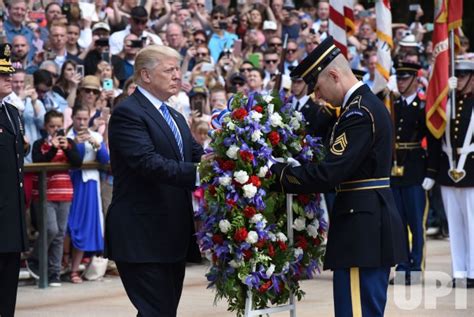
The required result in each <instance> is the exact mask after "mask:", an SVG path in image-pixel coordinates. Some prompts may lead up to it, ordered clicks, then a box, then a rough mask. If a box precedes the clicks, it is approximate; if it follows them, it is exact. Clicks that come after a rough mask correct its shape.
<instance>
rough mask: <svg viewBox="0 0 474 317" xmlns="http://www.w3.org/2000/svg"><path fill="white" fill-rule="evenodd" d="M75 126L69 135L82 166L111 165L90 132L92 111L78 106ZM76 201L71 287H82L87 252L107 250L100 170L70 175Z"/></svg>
mask: <svg viewBox="0 0 474 317" xmlns="http://www.w3.org/2000/svg"><path fill="white" fill-rule="evenodd" d="M72 119H73V125H72V129H70V130H69V131H68V133H67V136H68V138H71V139H74V140H75V142H76V144H77V149H78V150H79V153H80V155H81V157H82V162H83V163H88V162H99V163H102V164H106V163H108V162H109V154H108V152H107V147H106V146H105V144H104V142H103V138H102V135H100V134H99V133H97V132H95V131H92V130H91V129H89V120H90V119H91V118H90V109H89V107H87V106H85V105H77V106H75V107H74V109H73V111H72ZM71 180H72V183H73V186H74V197H73V200H72V204H71V210H70V213H69V220H68V234H69V238H70V239H71V242H72V247H73V251H72V263H71V275H70V279H71V282H72V283H75V284H77V283H82V279H81V277H80V275H79V273H78V270H79V264H80V263H81V260H82V258H83V256H84V252H102V250H103V249H104V238H103V215H102V204H101V199H100V186H99V184H100V177H99V171H98V170H75V171H73V172H72V173H71Z"/></svg>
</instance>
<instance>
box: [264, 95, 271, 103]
mask: <svg viewBox="0 0 474 317" xmlns="http://www.w3.org/2000/svg"><path fill="white" fill-rule="evenodd" d="M262 98H263V100H265V102H266V103H270V102H272V100H273V96H272V95H266V96H263V97H262Z"/></svg>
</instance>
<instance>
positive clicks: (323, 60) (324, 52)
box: [290, 36, 341, 85]
mask: <svg viewBox="0 0 474 317" xmlns="http://www.w3.org/2000/svg"><path fill="white" fill-rule="evenodd" d="M340 53H341V50H340V49H338V48H337V47H336V45H335V44H334V39H333V38H332V36H328V37H327V38H326V39H325V40H324V41H322V42H321V44H319V45H318V46H317V47H316V48H315V49H314V50H313V51H312V52H311V53H310V54H309V55H308V56H306V58H305V59H303V60H302V61H301V62H300V63H299V64H298V66H296V68H295V69H293V71H292V72H291V73H290V76H291V78H303V80H304V81H305V82H306V83H307V84H308V85H314V84H315V83H316V82H317V80H318V75H319V74H320V73H321V72H322V71H323V69H324V68H326V66H328V65H329V63H331V61H332V60H334V58H336V56H337V55H339V54H340Z"/></svg>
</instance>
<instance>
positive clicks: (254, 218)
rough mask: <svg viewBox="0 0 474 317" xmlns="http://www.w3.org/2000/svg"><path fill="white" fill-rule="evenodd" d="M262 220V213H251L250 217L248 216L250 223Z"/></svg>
mask: <svg viewBox="0 0 474 317" xmlns="http://www.w3.org/2000/svg"><path fill="white" fill-rule="evenodd" d="M262 220H263V215H262V214H255V215H253V217H252V218H250V223H257V222H259V221H262Z"/></svg>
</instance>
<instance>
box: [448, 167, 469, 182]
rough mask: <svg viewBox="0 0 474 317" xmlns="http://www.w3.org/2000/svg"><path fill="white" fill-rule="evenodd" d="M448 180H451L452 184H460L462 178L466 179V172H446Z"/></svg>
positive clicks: (453, 170)
mask: <svg viewBox="0 0 474 317" xmlns="http://www.w3.org/2000/svg"><path fill="white" fill-rule="evenodd" d="M448 175H449V178H451V179H452V180H453V182H455V183H458V182H460V181H461V180H462V179H463V178H464V177H466V171H465V170H456V169H451V170H449V171H448Z"/></svg>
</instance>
